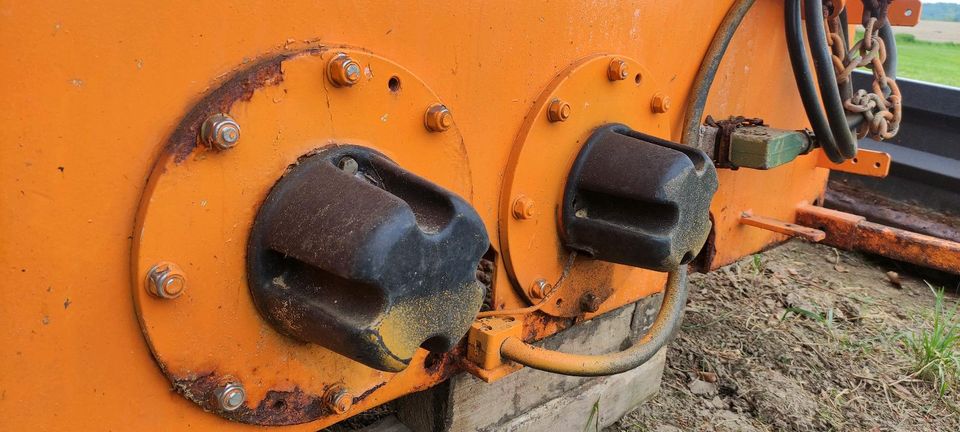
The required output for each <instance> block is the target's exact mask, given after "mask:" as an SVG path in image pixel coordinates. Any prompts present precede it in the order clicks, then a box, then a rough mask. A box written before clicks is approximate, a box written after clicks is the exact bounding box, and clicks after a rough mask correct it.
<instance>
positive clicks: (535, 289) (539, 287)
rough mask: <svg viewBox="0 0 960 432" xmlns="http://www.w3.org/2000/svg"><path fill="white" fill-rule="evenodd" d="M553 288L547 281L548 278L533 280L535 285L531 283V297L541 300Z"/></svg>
mask: <svg viewBox="0 0 960 432" xmlns="http://www.w3.org/2000/svg"><path fill="white" fill-rule="evenodd" d="M551 288H553V287H552V286H550V284H549V283H547V280H546V279H537V280H536V281H534V282H533V285H530V292H529V293H528V294H529V295H530V298H532V299H535V300H540V299H542V298H544V297H546V296H547V293H549V292H550V289H551Z"/></svg>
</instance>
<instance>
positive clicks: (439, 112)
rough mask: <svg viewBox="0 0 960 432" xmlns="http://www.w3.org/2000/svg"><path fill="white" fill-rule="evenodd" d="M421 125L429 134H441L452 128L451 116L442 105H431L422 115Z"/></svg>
mask: <svg viewBox="0 0 960 432" xmlns="http://www.w3.org/2000/svg"><path fill="white" fill-rule="evenodd" d="M423 125H424V126H426V128H427V130H428V131H430V132H443V131H445V130H447V129H450V127H451V126H453V114H450V110H449V109H447V107H445V106H443V105H442V104H433V105H430V107H429V108H427V112H425V113H424V114H423Z"/></svg>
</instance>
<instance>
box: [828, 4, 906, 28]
mask: <svg viewBox="0 0 960 432" xmlns="http://www.w3.org/2000/svg"><path fill="white" fill-rule="evenodd" d="M922 9H923V3H922V2H921V1H920V0H897V1H895V2H891V3H890V9H888V10H887V18H888V19H889V20H890V24H891V25H893V26H897V27H913V26H916V25H917V23H919V22H920V12H921V10H922ZM861 15H863V1H862V0H856V1H848V2H847V16H849V17H850V23H851V24H856V23H859V22H860V16H861Z"/></svg>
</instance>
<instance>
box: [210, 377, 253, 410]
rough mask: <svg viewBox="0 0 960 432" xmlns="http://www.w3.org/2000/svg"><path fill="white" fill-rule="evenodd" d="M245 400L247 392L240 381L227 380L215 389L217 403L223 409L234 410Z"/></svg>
mask: <svg viewBox="0 0 960 432" xmlns="http://www.w3.org/2000/svg"><path fill="white" fill-rule="evenodd" d="M246 400H247V392H246V391H245V390H244V389H243V385H241V384H240V383H236V382H228V383H226V384H224V385H223V387H221V388H220V390H218V391H217V403H218V404H219V405H220V409H222V410H224V411H235V410H237V408H240V407H241V406H243V402H244V401H246Z"/></svg>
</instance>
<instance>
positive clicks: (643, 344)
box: [500, 266, 687, 376]
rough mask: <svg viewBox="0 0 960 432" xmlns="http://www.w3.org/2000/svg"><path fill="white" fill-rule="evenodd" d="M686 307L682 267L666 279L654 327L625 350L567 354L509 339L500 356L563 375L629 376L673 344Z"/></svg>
mask: <svg viewBox="0 0 960 432" xmlns="http://www.w3.org/2000/svg"><path fill="white" fill-rule="evenodd" d="M686 303H687V266H681V267H680V268H679V269H677V270H674V271H672V272H670V274H669V276H668V277H667V286H666V288H664V291H663V303H662V305H661V306H660V312H659V313H658V314H657V318H656V320H655V321H654V322H653V326H651V327H650V330H649V331H648V332H647V334H645V335H644V336H643V337H642V338H640V340H639V341H637V343H635V344H634V345H633V346H631V347H630V348H627V349H626V350H623V351H620V352H615V353H610V354H599V355H582V354H567V353H562V352H558V351H551V350H547V349H543V348H538V347H535V346H533V345H530V344H528V343H526V342H524V341H522V340H520V339H517V338H515V337H510V338H507V339H506V340H505V341H504V342H503V345H501V346H500V354H501V355H502V356H503V357H504V358H508V359H510V360H513V361H515V362H517V363H520V364H522V365H525V366H529V367H532V368H534V369H540V370H543V371H547V372H554V373H559V374H564V375H574V376H601V375H613V374H618V373H622V372H626V371H628V370H631V369H634V368H636V367H638V366H640V365H642V364H644V363H646V362H647V360H650V358H652V357H653V356H654V355H655V354H656V353H657V352H658V351H660V348H663V347H664V345H666V344H667V342H669V341H670V338H671V336H672V335H673V333H674V331H675V330H676V329H677V326H678V325H679V324H680V318H681V317H682V316H683V308H684V306H685V305H686Z"/></svg>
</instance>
